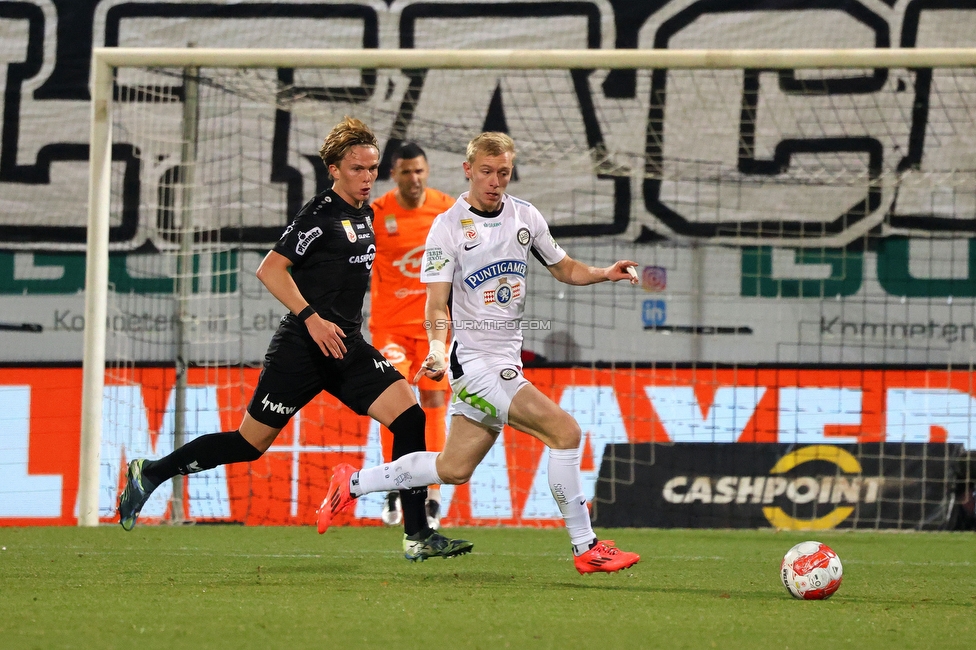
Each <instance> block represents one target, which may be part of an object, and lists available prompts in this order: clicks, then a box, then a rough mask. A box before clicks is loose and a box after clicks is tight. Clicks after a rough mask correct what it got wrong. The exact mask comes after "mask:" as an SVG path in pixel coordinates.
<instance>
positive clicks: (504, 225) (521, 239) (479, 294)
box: [319, 133, 640, 573]
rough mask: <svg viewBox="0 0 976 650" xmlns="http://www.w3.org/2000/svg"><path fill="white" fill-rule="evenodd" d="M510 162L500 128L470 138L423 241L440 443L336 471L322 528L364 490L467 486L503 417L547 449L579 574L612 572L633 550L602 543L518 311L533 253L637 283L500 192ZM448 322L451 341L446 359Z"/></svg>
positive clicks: (557, 269) (587, 280) (509, 146)
mask: <svg viewBox="0 0 976 650" xmlns="http://www.w3.org/2000/svg"><path fill="white" fill-rule="evenodd" d="M514 159H515V144H514V142H513V141H512V139H511V138H509V137H508V136H507V135H505V134H503V133H482V134H481V135H479V136H478V137H477V138H475V139H474V140H472V141H471V142H470V143H469V144H468V150H467V160H466V161H465V162H464V173H465V176H466V177H467V179H468V180H469V183H470V185H469V191H468V192H465V193H464V194H462V195H461V196H460V197H459V198H458V200H457V202H456V203H455V204H454V206H453V207H452V208H451V209H449V210H448V211H447V212H444V213H443V214H441V215H439V216H438V217H437V219H435V220H434V224H433V226H432V227H431V229H430V233H429V234H428V236H427V243H426V248H425V252H424V259H423V268H422V271H421V280H422V281H423V282H425V283H426V284H427V306H426V310H425V316H426V319H427V322H425V326H427V327H428V333H427V334H428V340H429V344H430V352H429V354H428V356H427V358H426V359H425V361H424V367H423V368H422V369H421V373H423V374H426V376H428V377H431V378H433V379H441V378H442V377H443V376H444V375H445V373H446V372H448V371H449V372H450V381H451V389H452V391H453V398H452V403H451V411H450V414H451V427H450V433H449V434H448V436H447V440H446V442H445V445H444V450H443V451H442V452H440V453H439V454H438V453H435V452H416V453H412V454H407V455H405V456H403V457H401V458H399V459H397V460H396V461H394V462H393V463H389V464H384V465H379V466H377V467H371V468H366V469H363V470H361V471H359V472H357V471H356V470H355V468H353V467H352V466H350V465H340V466H337V467H336V469H335V473H334V475H333V479H332V483H331V484H330V486H329V492H328V494H327V495H326V498H325V500H324V501H323V502H322V506H321V507H320V509H319V530H320V531H322V530H324V529H327V528H328V526H329V524H330V523H331V520H332V516H333V515H334V514H335V513H337V512H339V511H341V510H342V509H344V508H345V507H347V506H348V505H349V504H350V503H352V501H353V500H354V499H355V498H356V497H358V496H360V495H362V494H367V493H370V492H380V491H382V492H387V491H390V490H394V489H409V488H410V487H413V486H414V485H416V486H423V485H428V484H435V483H449V484H455V485H456V484H461V483H466V482H467V481H468V480H469V479H470V478H471V475H472V473H473V472H474V469H475V467H477V466H478V464H479V463H480V462H481V461H482V459H484V457H485V455H486V454H487V453H488V450H489V449H490V448H491V446H492V445H493V444H494V442H495V440H496V439H497V437H498V434H499V433H500V432H501V430H502V427H503V426H504V425H505V424H508V425H510V426H512V427H514V428H515V429H517V430H519V431H522V432H524V433H528V434H529V435H532V436H534V437H536V438H538V439H539V440H541V441H542V442H543V443H545V444H546V446H547V447H549V466H548V475H549V487H550V490H551V491H552V495H553V497H554V498H555V499H556V502H557V504H558V505H559V510H560V512H561V513H562V516H563V519H564V521H565V523H566V528H567V530H568V532H569V535H570V541H571V543H572V545H573V552H574V555H575V565H576V569H577V570H578V571H579V572H580V573H596V572H608V573H609V572H613V571H619V570H621V569H625V568H627V567H630V566H632V565H634V564H636V563H637V561H638V560H639V559H640V556H639V555H637V554H636V553H629V552H626V551H622V550H620V549H618V548H616V547H615V546H614V545H613V542H611V541H602V542H601V541H598V540H597V537H596V535H595V534H594V532H593V528H592V526H591V525H590V515H589V511H588V509H587V507H586V497H585V496H584V494H583V485H582V481H581V478H580V459H581V449H580V443H581V431H580V427H579V424H577V422H576V420H574V419H573V417H572V416H571V415H570V414H569V413H567V412H566V411H564V410H563V409H561V408H560V407H559V406H558V405H557V404H556V403H555V402H553V401H552V400H551V399H549V398H548V397H546V396H545V395H544V394H543V393H542V392H541V391H540V390H539V389H537V388H536V387H535V386H533V385H532V384H531V383H530V382H529V381H528V380H527V379H525V377H524V376H523V375H522V363H521V349H522V331H521V324H522V320H521V318H522V313H523V311H524V302H525V297H526V267H527V265H528V259H529V255H530V254H531V255H532V256H534V257H535V258H536V259H537V260H538V261H539V262H541V263H542V264H543V265H544V266H545V267H546V268H547V270H548V271H549V272H550V273H552V275H553V277H555V278H556V279H557V280H559V281H560V282H564V283H566V284H572V285H587V284H595V283H597V282H604V281H608V280H609V281H612V282H616V281H617V280H630V281H631V283H633V284H636V283H637V274H636V273H635V272H634V267H635V266H636V265H637V263H636V262H631V261H628V260H621V261H618V262H616V263H615V264H613V265H611V266H609V267H606V268H596V267H592V266H588V265H586V264H583V263H582V262H578V261H576V260H574V259H572V258H571V257H569V256H568V255H567V254H566V253H565V251H563V250H562V249H561V248H560V247H559V245H558V244H557V243H556V241H555V240H554V239H553V238H552V235H551V234H550V233H549V226H548V225H547V224H546V221H545V219H544V218H543V216H542V214H541V213H540V212H539V211H538V210H537V209H536V208H535V207H534V206H532V204H530V203H527V202H526V201H522V200H520V199H517V198H515V197H512V196H509V195H507V194H505V189H506V187H507V186H508V183H509V180H510V179H511V175H512V170H513V169H514ZM449 303H450V304H449ZM449 329H452V330H453V334H454V341H453V343H452V345H451V350H450V353H449V354H448V352H447V350H446V347H445V342H446V341H447V335H448V331H449ZM418 376H419V375H418Z"/></svg>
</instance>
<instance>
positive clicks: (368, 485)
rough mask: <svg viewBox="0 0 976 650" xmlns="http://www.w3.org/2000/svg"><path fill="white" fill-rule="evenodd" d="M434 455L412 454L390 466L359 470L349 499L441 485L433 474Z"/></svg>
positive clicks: (434, 471) (428, 453)
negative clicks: (373, 493) (375, 493)
mask: <svg viewBox="0 0 976 650" xmlns="http://www.w3.org/2000/svg"><path fill="white" fill-rule="evenodd" d="M437 456H438V453H437V452H436V451H415V452H414V453H412V454H407V455H406V456H403V457H401V458H397V459H396V460H395V461H393V462H392V463H384V464H383V465H377V466H376V467H367V468H366V469H361V470H359V472H358V473H357V474H356V475H354V476H353V478H352V481H351V485H350V491H351V492H352V494H353V496H356V497H360V496H362V495H364V494H369V493H370V492H389V491H391V490H409V489H410V488H415V487H426V486H428V485H432V484H435V483H436V484H441V483H443V482H444V481H442V480H441V477H440V476H438V475H437V465H436V463H437ZM357 479H358V485H357Z"/></svg>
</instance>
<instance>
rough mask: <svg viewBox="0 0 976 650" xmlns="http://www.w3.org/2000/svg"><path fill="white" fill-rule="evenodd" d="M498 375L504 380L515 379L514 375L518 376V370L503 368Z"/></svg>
mask: <svg viewBox="0 0 976 650" xmlns="http://www.w3.org/2000/svg"><path fill="white" fill-rule="evenodd" d="M498 375H499V376H500V377H501V378H502V379H504V380H505V381H509V380H511V379H515V378H516V377H518V371H517V370H513V369H512V368H505V369H504V370H502V371H501V372H500V373H498Z"/></svg>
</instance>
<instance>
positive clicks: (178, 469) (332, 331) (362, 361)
mask: <svg viewBox="0 0 976 650" xmlns="http://www.w3.org/2000/svg"><path fill="white" fill-rule="evenodd" d="M319 155H320V156H321V157H322V160H323V161H324V162H325V165H326V167H327V168H328V170H329V174H330V175H331V176H332V179H333V186H332V189H329V190H326V191H324V192H322V193H320V194H318V195H317V196H315V197H314V198H313V199H312V200H310V201H309V202H308V203H306V204H305V205H304V207H302V209H301V210H300V211H299V213H298V215H297V216H296V217H295V220H294V221H292V222H291V224H290V225H289V226H288V227H287V228H286V229H285V231H284V233H282V235H281V239H280V240H279V241H278V243H277V244H276V245H275V247H274V248H273V249H272V250H271V252H269V253H268V255H267V256H266V257H265V258H264V260H263V261H262V262H261V265H260V266H259V267H258V270H257V276H258V279H260V280H261V282H262V283H264V286H265V287H267V288H268V290H269V291H270V292H271V294H272V295H274V297H275V298H277V299H278V300H280V301H281V302H282V304H284V305H285V307H287V308H288V309H289V312H290V313H288V314H287V315H286V316H285V317H284V318H283V319H282V320H281V324H280V325H279V326H278V330H277V331H276V332H275V334H274V337H273V338H272V339H271V344H270V345H269V346H268V352H267V354H266V355H265V358H264V369H263V370H262V371H261V376H260V378H259V379H258V385H257V387H256V388H255V391H254V395H253V396H252V398H251V402H250V404H248V407H247V411H246V412H245V413H244V419H243V421H242V422H241V426H240V428H239V429H238V430H236V431H225V432H222V433H212V434H209V435H205V436H200V437H199V438H195V439H194V440H191V441H190V442H188V443H187V444H185V445H183V446H182V447H180V448H179V449H176V450H175V451H173V453H171V454H169V455H168V456H165V457H163V458H160V459H158V460H147V459H143V458H138V459H136V460H133V461H132V462H130V463H129V467H128V471H127V474H126V485H125V489H124V490H123V492H122V495H121V497H120V498H119V522H120V523H121V524H122V528H124V529H125V530H132V528H133V526H135V523H136V519H137V518H138V516H139V512H140V510H142V507H143V505H144V504H145V503H146V500H147V499H148V498H149V495H150V494H151V493H152V491H153V490H154V489H156V487H157V486H158V485H160V484H161V483H162V482H163V481H166V480H169V479H171V478H173V477H174V476H177V475H179V474H192V473H195V472H200V471H203V470H207V469H212V468H214V467H216V466H218V465H225V464H228V463H239V462H251V461H254V460H257V459H258V458H260V457H261V455H262V454H263V453H264V452H265V451H267V449H268V448H269V447H270V446H271V444H272V443H273V442H274V440H275V438H276V437H277V435H278V432H280V431H281V429H282V428H284V426H285V425H286V424H287V423H288V420H290V419H291V417H292V415H294V414H295V413H296V412H297V411H298V410H299V409H300V408H302V407H303V406H305V405H306V404H308V402H310V401H311V400H312V398H314V397H315V396H316V395H318V393H319V392H321V391H323V390H324V391H327V392H328V393H330V394H331V395H334V396H335V397H336V398H338V399H339V401H341V402H342V403H343V404H345V405H346V406H348V407H349V408H351V409H352V410H353V411H355V412H356V413H357V414H359V415H369V416H370V417H372V418H373V419H375V420H377V421H379V422H380V423H381V424H383V425H385V426H387V427H388V428H389V429H390V431H392V432H393V456H394V457H395V458H399V457H400V456H402V455H404V454H408V453H411V452H415V451H424V450H425V449H426V447H425V444H424V426H425V424H426V417H425V415H424V411H423V409H422V408H420V406H419V405H418V404H417V399H416V397H415V396H414V393H413V390H412V389H411V387H410V385H409V384H408V383H407V381H406V380H405V379H404V378H403V376H402V375H401V374H400V373H399V372H397V370H396V369H395V368H393V367H392V366H391V365H390V362H389V361H387V360H386V359H385V358H384V357H383V355H382V354H380V353H379V352H378V351H377V350H376V349H375V348H373V346H371V345H369V344H368V343H366V341H365V340H364V339H363V336H362V333H361V331H360V328H361V326H362V320H363V319H362V310H363V298H364V296H365V295H366V291H367V290H368V287H369V274H370V270H371V268H372V266H373V258H374V256H375V254H376V243H375V239H374V236H373V229H372V228H373V226H372V217H373V212H372V210H371V209H370V207H369V203H368V200H369V194H370V191H371V189H372V186H373V182H374V181H375V180H376V175H377V170H378V168H379V149H378V146H377V142H376V137H375V136H374V135H373V133H372V132H371V131H370V130H369V127H367V126H366V125H365V124H363V123H362V122H361V121H359V120H356V119H353V118H348V117H347V118H345V119H344V120H343V121H342V122H340V123H339V124H337V125H336V126H335V128H333V129H332V131H331V132H330V133H329V135H328V136H327V137H326V139H325V142H324V144H323V145H322V148H321V150H320V151H319ZM426 497H427V489H426V488H419V489H417V488H415V489H413V490H404V491H403V492H402V493H401V495H400V498H401V502H402V506H403V524H404V532H405V534H404V542H403V548H404V555H405V557H407V559H410V560H424V559H426V558H428V557H452V556H454V555H461V554H463V553H468V552H470V551H471V548H472V547H473V544H472V543H471V542H467V541H464V540H455V539H449V538H447V537H444V536H443V535H441V534H439V533H437V532H436V531H434V530H433V529H431V528H430V527H429V526H428V525H427V515H426V511H425V509H424V502H425V500H426Z"/></svg>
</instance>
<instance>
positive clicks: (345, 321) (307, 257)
mask: <svg viewBox="0 0 976 650" xmlns="http://www.w3.org/2000/svg"><path fill="white" fill-rule="evenodd" d="M372 222H373V211H372V209H371V208H370V207H369V203H368V202H365V203H363V207H361V208H354V207H352V206H351V205H349V204H348V203H346V202H345V201H343V200H342V199H341V198H339V195H338V194H336V193H335V192H333V191H332V190H331V189H330V190H326V191H324V192H322V193H320V194H318V195H316V196H315V197H314V198H313V199H311V200H310V201H309V202H308V203H306V204H305V205H304V206H303V207H302V209H301V210H299V211H298V216H296V217H295V220H294V221H292V222H291V224H290V225H289V226H288V227H287V228H285V232H283V233H282V234H281V239H279V240H278V243H277V244H275V247H274V251H275V252H276V253H279V254H281V255H284V256H285V257H287V258H288V259H289V260H291V261H292V265H293V266H292V269H291V275H292V278H294V280H295V284H296V285H298V290H299V291H300V292H301V293H302V296H303V297H304V298H305V300H307V301H308V303H309V304H310V305H311V306H312V308H313V309H315V311H316V312H317V313H318V314H319V316H321V317H322V318H324V319H325V320H329V321H332V322H333V323H335V324H336V325H338V326H339V327H341V328H342V331H343V332H345V333H346V334H347V335H349V334H352V333H354V332H359V329H360V327H361V325H362V323H363V298H364V297H365V295H366V291H367V289H368V287H369V274H370V271H371V270H372V268H373V259H374V258H375V257H376V240H375V238H374V236H373V225H372Z"/></svg>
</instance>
